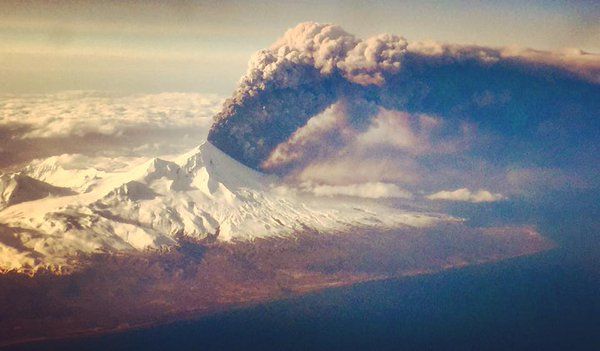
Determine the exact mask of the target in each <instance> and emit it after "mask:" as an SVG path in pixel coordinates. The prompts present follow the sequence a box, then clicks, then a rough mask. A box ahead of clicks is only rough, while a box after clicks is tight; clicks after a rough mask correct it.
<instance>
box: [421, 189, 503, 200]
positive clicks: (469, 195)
mask: <svg viewBox="0 0 600 351" xmlns="http://www.w3.org/2000/svg"><path fill="white" fill-rule="evenodd" d="M426 198H428V199H429V200H442V201H463V202H475V203H478V202H496V201H501V200H505V199H506V197H504V196H503V195H502V194H495V193H491V192H489V191H487V190H483V189H479V190H477V191H471V190H469V189H467V188H462V189H457V190H454V191H449V190H443V191H439V192H437V193H434V194H431V195H427V196H426Z"/></svg>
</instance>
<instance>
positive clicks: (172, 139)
mask: <svg viewBox="0 0 600 351" xmlns="http://www.w3.org/2000/svg"><path fill="white" fill-rule="evenodd" d="M222 101H223V99H222V98H221V97H219V96H217V95H212V94H195V93H161V94H146V95H139V94H138V95H122V94H121V95H119V94H115V93H101V92H81V91H79V92H77V91H71V92H62V93H55V94H46V95H0V149H1V150H2V151H0V167H7V166H10V165H13V164H19V163H22V162H27V161H31V160H32V159H37V158H45V157H49V156H55V155H61V154H83V155H90V156H108V157H118V156H128V157H135V156H148V155H150V154H152V155H153V156H158V155H165V154H174V153H179V152H182V151H184V150H186V149H189V148H192V147H194V146H196V145H198V144H200V143H201V142H202V141H203V140H204V139H205V138H206V135H207V134H208V130H209V128H210V126H211V125H212V122H213V116H214V115H215V114H216V113H217V112H218V111H219V109H220V108H221V105H222Z"/></svg>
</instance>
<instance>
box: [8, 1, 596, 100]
mask: <svg viewBox="0 0 600 351" xmlns="http://www.w3.org/2000/svg"><path fill="white" fill-rule="evenodd" d="M599 18H600V3H598V2H594V1H547V2H541V1H529V2H527V4H525V5H524V4H523V2H522V1H502V2H498V3H495V2H486V1H452V2H450V1H437V2H423V1H379V2H370V1H326V0H322V1H302V2H294V3H291V2H289V3H288V2H285V1H252V2H251V1H247V2H246V1H181V2H169V3H167V2H158V1H156V2H151V1H146V2H143V3H142V2H126V1H114V2H113V1H103V2H99V1H98V2H93V1H70V2H66V1H64V2H63V1H52V2H50V1H47V2H46V1H44V2H42V1H37V2H36V1H18V2H11V1H2V2H0V76H1V77H2V78H1V79H0V93H37V92H52V91H61V90H80V89H84V90H117V91H126V92H158V91H197V92H214V93H222V94H229V93H230V92H231V91H232V90H233V88H234V87H235V84H236V82H237V80H238V79H239V77H240V76H241V75H242V74H243V73H244V71H245V69H246V64H247V61H248V58H249V56H250V55H251V54H252V53H253V52H255V51H256V50H259V49H261V48H264V47H267V46H268V45H270V43H272V42H273V41H274V40H275V39H276V38H278V37H279V36H281V35H282V34H283V32H284V31H285V30H286V29H288V28H290V27H293V26H295V25H296V24H297V23H299V22H303V21H309V20H310V21H318V22H332V23H336V24H339V25H341V26H342V27H344V28H345V29H346V30H347V31H349V32H350V33H354V34H356V35H358V36H360V37H368V36H371V35H374V34H378V33H381V32H388V33H394V34H399V35H402V36H404V37H406V38H407V39H408V40H427V39H431V40H436V41H443V42H454V43H463V44H475V43H476V44H482V45H490V46H508V45H516V46H521V47H532V48H536V49H545V50H561V49H563V48H580V49H583V50H586V51H590V52H596V53H597V52H600V21H599V20H598V19H599Z"/></svg>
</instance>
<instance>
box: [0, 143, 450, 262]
mask: <svg viewBox="0 0 600 351" xmlns="http://www.w3.org/2000/svg"><path fill="white" fill-rule="evenodd" d="M53 165H54V163H53V162H46V163H44V162H41V163H38V164H37V167H29V168H28V169H27V174H29V176H25V175H18V176H15V175H9V176H4V177H7V178H6V179H9V178H10V179H17V178H18V179H21V181H27V182H29V183H28V184H33V186H31V187H29V186H27V187H21V188H19V186H13V185H11V184H12V183H10V181H8V182H7V181H4V178H2V179H3V181H2V185H1V186H2V193H3V194H5V193H10V194H12V195H10V194H9V196H8V197H6V196H5V197H3V201H4V203H5V204H6V205H5V206H8V207H6V208H5V209H3V210H2V211H0V230H2V232H3V235H2V236H0V269H2V270H9V269H16V270H21V271H30V270H35V269H38V268H40V267H49V268H51V269H60V267H71V268H72V267H73V266H75V265H76V264H77V261H76V255H77V253H90V252H95V251H98V250H101V251H128V250H145V249H147V248H162V247H168V246H171V245H174V244H176V242H177V239H178V238H179V237H180V236H182V235H183V236H190V237H194V238H197V239H210V240H224V241H237V240H252V239H254V238H259V237H267V236H289V235H294V234H295V233H298V232H301V231H303V230H307V229H312V230H317V231H323V232H344V231H347V230H350V229H352V228H357V227H372V228H394V227H400V226H407V225H408V226H419V227H420V226H429V225H433V224H435V223H438V222H440V221H446V220H454V219H453V218H451V217H448V216H445V215H440V214H434V213H423V212H411V211H404V210H398V209H394V208H392V207H388V206H386V205H384V204H379V203H376V202H375V201H366V200H364V199H360V200H359V199H355V200H352V199H347V198H345V199H344V201H340V200H339V199H336V198H335V197H334V198H329V197H326V198H323V197H316V196H314V195H309V194H306V193H301V192H298V191H295V190H293V189H290V188H288V187H286V186H285V185H283V184H282V183H280V181H279V179H278V178H276V177H273V176H267V175H264V174H261V173H259V172H256V171H254V170H252V169H250V168H248V167H246V166H244V165H242V164H241V163H239V162H237V161H235V160H234V159H232V158H231V157H229V156H228V155H227V154H225V153H223V152H222V151H220V150H219V149H217V148H216V147H215V146H213V145H212V144H210V143H209V142H205V143H204V144H202V145H200V146H199V147H197V148H195V149H193V150H191V151H190V152H188V153H186V154H183V155H181V156H179V157H176V158H174V159H172V160H163V159H160V158H154V159H151V160H148V161H147V162H145V163H143V164H141V165H139V166H137V167H134V168H132V169H128V170H126V171H120V172H113V173H107V172H101V171H98V170H96V169H90V170H76V171H73V170H71V171H69V172H66V171H65V170H63V169H60V167H58V166H53ZM31 176H35V177H37V178H38V180H36V179H33V178H31ZM11 177H12V178H11ZM65 177H67V179H65ZM69 177H70V178H71V180H73V183H72V184H75V183H76V184H75V186H72V187H71V188H72V189H75V190H77V191H78V192H75V191H73V190H68V189H65V188H59V187H56V186H55V185H51V184H48V183H45V182H42V181H41V180H46V181H48V182H52V183H54V184H60V185H63V186H64V185H66V184H68V183H69V181H68V178H69ZM11 187H12V188H11ZM22 188H26V189H28V191H29V193H27V194H25V195H18V194H19V193H18V192H15V190H14V189H22ZM10 189H13V190H10ZM57 189H58V190H61V191H58V190H57ZM15 194H17V195H15ZM3 196H4V195H3ZM5 198H7V199H8V200H4V199H5ZM15 198H19V199H21V200H20V201H14V200H13V199H15Z"/></svg>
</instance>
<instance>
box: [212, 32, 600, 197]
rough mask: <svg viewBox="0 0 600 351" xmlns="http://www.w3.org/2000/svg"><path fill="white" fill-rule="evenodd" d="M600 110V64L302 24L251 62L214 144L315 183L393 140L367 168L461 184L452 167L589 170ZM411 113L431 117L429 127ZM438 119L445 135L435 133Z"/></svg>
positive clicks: (574, 56)
mask: <svg viewBox="0 0 600 351" xmlns="http://www.w3.org/2000/svg"><path fill="white" fill-rule="evenodd" d="M598 111H600V59H599V57H598V55H593V54H589V53H585V52H582V51H575V50H572V51H568V52H562V53H550V52H541V51H535V50H531V49H514V48H486V47H479V46H459V45H449V44H439V43H409V42H408V41H406V40H405V39H404V38H402V37H399V36H394V35H387V34H384V35H379V36H376V37H373V38H368V39H364V40H362V39H359V38H356V37H355V36H353V35H351V34H349V33H347V32H345V31H344V30H343V29H341V28H340V27H339V26H335V25H330V24H317V23H302V24H300V25H298V26H297V27H295V28H293V29H290V30H289V31H288V32H286V33H285V35H284V36H283V37H282V38H281V39H279V40H278V41H277V42H275V44H273V46H272V47H271V48H269V49H266V50H262V51H259V52H258V53H257V54H256V55H255V56H254V57H253V58H252V60H251V61H250V64H249V68H248V72H247V73H246V75H245V76H244V77H242V79H241V81H240V84H239V87H238V89H237V90H236V92H235V93H234V95H233V96H232V97H231V98H230V99H228V100H227V101H226V102H225V104H224V107H223V110H222V111H221V112H220V113H219V114H217V116H216V118H215V123H214V124H213V126H212V128H211V130H210V132H209V136H208V139H209V141H211V142H212V143H213V144H215V145H216V146H217V147H219V148H221V149H222V150H224V151H225V152H227V153H228V154H230V155H231V156H232V157H234V158H236V159H238V160H239V161H241V162H243V163H245V164H246V165H248V166H250V167H253V168H255V169H261V170H264V171H269V172H276V173H281V174H289V173H296V174H304V175H306V170H309V169H317V168H319V167H320V166H319V162H318V161H322V162H321V165H322V164H323V163H329V164H333V165H334V166H335V165H341V164H343V163H350V164H352V162H351V161H350V160H349V158H356V157H357V156H356V154H352V153H353V152H354V151H356V150H357V147H355V146H356V145H358V143H359V142H361V141H362V142H363V144H364V145H362V146H363V147H362V149H361V150H362V151H361V152H363V153H367V151H365V150H373V148H374V145H373V143H374V142H376V141H378V140H379V139H380V138H384V139H386V138H387V139H388V140H390V139H391V140H392V142H388V145H387V146H386V147H383V146H382V145H379V146H378V148H377V150H375V151H374V152H371V153H369V156H368V157H366V156H365V157H364V160H365V161H369V162H371V163H374V162H375V163H377V160H379V159H380V158H379V157H378V155H381V154H386V155H387V156H389V157H388V159H390V158H391V159H392V162H395V161H396V159H398V160H399V164H410V165H411V166H409V167H390V166H388V163H386V162H384V163H385V164H386V167H387V169H397V168H401V169H400V170H399V171H405V170H407V169H412V170H414V171H409V172H404V173H409V174H406V175H405V177H406V178H417V179H420V178H422V175H423V174H427V173H428V172H431V171H432V167H431V165H432V164H434V163H436V162H437V165H438V166H436V167H437V168H436V167H433V171H437V173H443V175H445V176H449V177H454V178H456V179H459V178H464V177H465V173H464V172H462V173H461V172H459V171H457V170H454V169H450V168H445V167H444V165H445V164H446V165H449V164H452V165H455V164H460V163H463V164H468V166H469V167H471V168H473V169H475V168H477V169H482V168H483V167H487V166H486V165H488V164H490V163H491V164H493V167H491V168H493V171H494V172H500V173H502V172H504V171H505V170H506V168H507V167H513V168H515V167H522V168H524V167H542V166H544V167H559V166H562V165H565V164H568V163H569V162H571V161H574V160H577V161H578V162H579V161H582V162H585V160H587V161H590V155H592V154H593V151H594V150H597V149H598V147H597V139H596V137H595V136H597V135H598V134H599V133H600V118H598V117H599V116H598ZM406 116H426V117H423V119H422V125H421V124H419V122H417V123H416V124H415V122H414V121H415V120H416V121H418V118H417V117H414V118H412V117H411V118H408V119H407V117H406ZM427 117H429V118H431V119H430V120H429V122H431V123H438V124H441V125H442V127H435V126H433V125H431V126H429V127H430V128H431V130H429V131H428V130H426V129H427V128H428V127H427V123H428V122H427V120H426V118H427ZM377 126H379V129H377ZM403 132H404V134H403ZM411 133H412V134H411ZM392 134H393V137H392ZM394 138H395V139H394ZM411 138H412V139H411ZM440 141H444V142H440ZM365 143H366V144H365ZM473 143H476V144H477V145H476V146H477V147H473ZM379 144H381V143H379ZM484 144H485V145H484ZM349 145H350V146H352V145H354V146H352V147H349ZM444 150H445V151H444ZM582 150H584V151H583V154H584V156H581V154H582ZM458 154H461V157H462V156H465V155H466V154H468V157H470V159H471V160H470V161H468V162H467V161H465V160H464V159H462V158H460V157H459V156H457V155H458ZM431 155H446V156H444V157H441V156H438V157H437V158H435V157H434V158H435V159H432V157H431ZM350 156H351V157H350ZM424 158H426V159H425V160H424ZM434 161H435V162H434ZM522 163H524V164H522ZM480 165H483V166H480ZM356 166H357V165H356V163H354V164H352V165H351V166H350V167H349V168H348V169H352V167H356ZM592 168H593V167H592ZM382 169H383V168H382ZM375 171H377V170H375ZM325 173H327V172H325ZM588 173H590V174H593V173H594V172H593V170H592V171H591V172H588ZM399 177H400V176H398V175H396V174H379V176H378V177H372V176H371V177H365V179H367V178H368V180H369V181H380V180H382V179H386V180H389V179H397V178H399ZM480 178H485V175H482V176H480ZM438 183H439V182H438ZM438 185H439V187H442V189H444V188H446V189H447V188H448V187H451V186H455V184H441V183H440V184H438ZM483 185H485V184H483ZM483 185H482V184H476V185H474V186H483ZM439 187H438V188H437V189H439ZM432 190H433V189H432Z"/></svg>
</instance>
